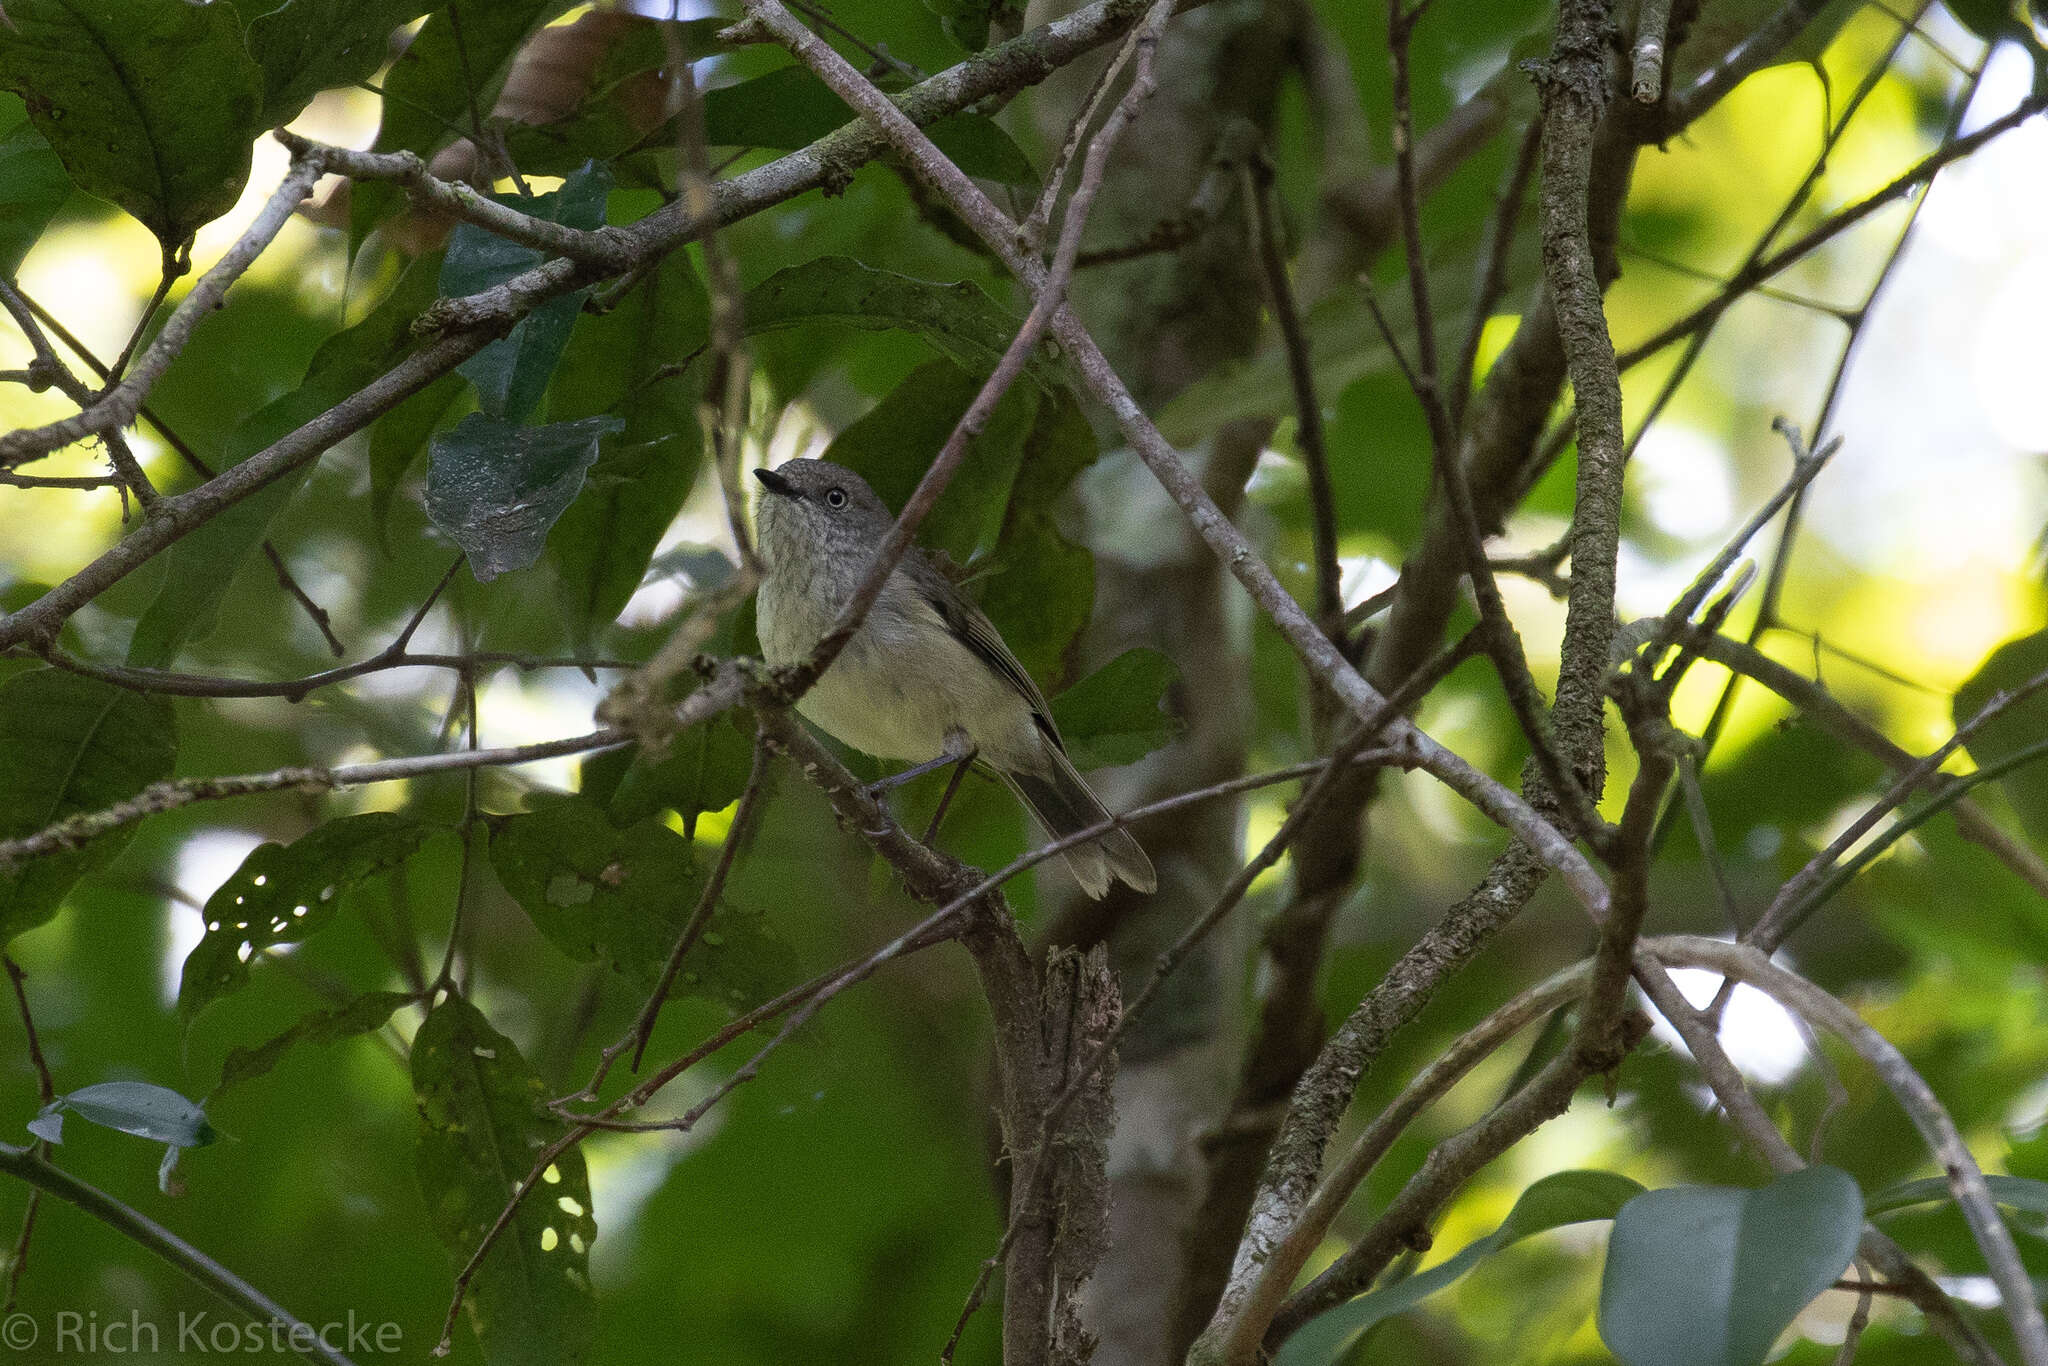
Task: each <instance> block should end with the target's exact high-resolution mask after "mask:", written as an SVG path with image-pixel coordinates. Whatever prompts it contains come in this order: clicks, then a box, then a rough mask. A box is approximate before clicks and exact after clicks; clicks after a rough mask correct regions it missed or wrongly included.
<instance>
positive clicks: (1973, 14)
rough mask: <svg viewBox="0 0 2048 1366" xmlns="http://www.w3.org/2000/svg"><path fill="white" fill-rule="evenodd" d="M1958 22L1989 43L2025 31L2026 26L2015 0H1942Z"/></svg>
mask: <svg viewBox="0 0 2048 1366" xmlns="http://www.w3.org/2000/svg"><path fill="white" fill-rule="evenodd" d="M1942 3H1944V4H1945V5H1947V6H1948V12H1949V13H1950V14H1953V15H1954V16H1955V17H1956V22H1957V23H1959V24H1961V25H1962V26H1963V27H1964V28H1966V29H1968V30H1970V32H1972V33H1974V34H1976V35H1977V36H1978V37H1979V38H1982V39H1983V40H1984V41H1985V42H1987V43H1995V42H1997V41H1998V40H1999V39H2000V38H2006V37H2012V36H2015V34H2016V33H2024V32H2025V31H2026V26H2025V25H2023V24H2022V23H2020V21H2019V19H2018V17H2017V16H2016V15H2015V13H2014V10H2015V9H2016V8H2017V7H2016V6H2015V5H2014V3H2013V0H1942Z"/></svg>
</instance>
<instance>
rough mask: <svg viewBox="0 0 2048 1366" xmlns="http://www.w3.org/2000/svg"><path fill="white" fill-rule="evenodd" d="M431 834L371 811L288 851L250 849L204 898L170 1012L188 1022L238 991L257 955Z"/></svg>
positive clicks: (337, 905)
mask: <svg viewBox="0 0 2048 1366" xmlns="http://www.w3.org/2000/svg"><path fill="white" fill-rule="evenodd" d="M434 833H435V832H434V828H433V827H432V826H427V825H421V824H420V823H419V822H417V821H414V820H410V819H408V818H406V817H404V816H400V815H398V814H396V813H395V812H390V811H372V812H368V813H366V814H364V815H361V816H344V817H342V818H341V819H340V820H334V821H329V822H327V824H325V825H322V826H319V827H316V828H315V829H313V830H311V831H309V832H308V833H306V834H304V835H301V836H299V838H297V839H296V840H293V841H292V842H291V843H290V844H263V845H258V846H257V847H256V848H255V849H253V850H251V851H250V853H249V857H247V858H245V859H243V860H242V866H241V867H240V868H237V869H236V870H235V873H234V876H232V877H230V878H229V879H228V880H227V881H226V882H224V883H222V884H221V886H220V890H219V891H216V892H215V893H214V894H213V895H212V896H210V897H208V898H207V899H206V912H205V915H206V933H205V934H204V936H202V937H201V938H200V940H199V945H198V947H197V948H195V949H193V950H192V952H191V954H190V955H189V956H188V957H187V958H186V959H185V970H184V975H183V977H182V979H181V980H180V982H179V984H178V1013H179V1014H180V1015H182V1016H184V1018H185V1019H186V1020H188V1021H189V1020H191V1019H192V1018H193V1017H194V1016H196V1015H198V1014H199V1012H200V1011H202V1010H204V1009H206V1007H207V1006H209V1005H211V1004H212V1003H213V1002H215V1001H217V1000H219V999H220V998H221V997H223V996H225V995H227V994H228V993H229V992H232V991H237V990H239V989H240V988H241V987H242V986H243V985H244V984H245V983H247V982H248V980H249V959H251V958H253V957H254V956H255V955H256V954H257V952H259V951H260V950H262V949H266V948H268V947H270V946H271V945H272V944H296V943H299V942H300V941H301V940H304V939H306V938H307V937H309V936H310V935H312V934H314V933H315V932H317V931H318V930H320V929H321V928H322V927H324V926H325V925H327V924H328V923H329V922H330V921H332V920H333V919H334V915H335V912H336V911H338V910H340V909H341V902H342V896H343V894H344V893H346V892H347V891H348V890H349V889H350V888H352V887H354V886H355V885H356V884H358V883H360V882H362V881H364V880H365V879H367V878H371V877H374V876H376V875H377V874H379V873H382V872H386V871H389V870H390V869H392V868H396V867H397V866H398V865H399V864H401V863H403V862H405V861H406V860H407V859H409V858H411V857H412V856H413V854H414V853H415V852H416V851H417V850H418V849H419V847H420V846H421V845H422V844H424V843H426V841H427V838H428V836H430V835H432V834H434Z"/></svg>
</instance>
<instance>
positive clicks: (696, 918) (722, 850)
mask: <svg viewBox="0 0 2048 1366" xmlns="http://www.w3.org/2000/svg"><path fill="white" fill-rule="evenodd" d="M767 781H768V745H767V742H766V741H765V740H763V739H762V738H761V737H760V736H759V735H756V736H755V737H754V761H753V767H752V768H751V769H749V770H748V773H747V785H746V787H745V789H744V790H742V791H741V793H740V801H739V807H738V809H736V810H735V811H734V812H733V817H732V825H731V826H730V827H728V828H727V830H726V832H725V841H724V843H723V844H721V845H720V846H719V849H718V862H717V863H715V864H713V865H712V868H711V876H710V877H708V878H706V879H705V880H704V890H703V892H702V893H700V894H699V895H698V897H697V905H696V908H695V909H693V910H692V911H691V912H690V918H689V920H687V921H686V922H684V924H683V929H682V933H680V934H678V935H677V936H676V946H675V948H674V949H673V950H671V951H670V953H669V956H668V962H667V964H666V965H665V966H663V968H662V970H661V978H660V980H658V981H657V982H655V984H654V990H653V991H651V992H649V993H648V996H647V1004H646V1005H644V1006H642V1007H641V1008H640V1018H639V1019H638V1020H636V1021H635V1022H634V1024H633V1028H632V1030H631V1032H630V1035H629V1037H630V1038H631V1039H632V1046H633V1057H632V1061H631V1062H630V1063H628V1064H627V1065H628V1066H629V1067H631V1068H632V1070H633V1071H635V1072H638V1071H639V1070H640V1058H641V1056H642V1055H643V1054H644V1053H646V1052H647V1042H648V1040H650V1039H652V1038H653V1037H654V1022H655V1020H656V1019H657V1018H658V1017H659V1016H660V1014H661V1006H662V1002H664V1001H666V1000H667V999H668V991H669V988H670V987H671V986H673V985H674V984H675V980H676V974H677V973H678V972H680V971H681V970H682V966H683V958H684V956H685V955H687V954H688V953H689V951H690V950H691V948H693V947H694V946H695V945H696V943H697V941H698V940H699V939H701V938H702V937H703V935H704V929H705V927H706V926H708V925H709V924H710V923H711V913H712V912H713V911H714V910H716V909H717V907H718V898H719V895H720V894H721V893H722V892H724V890H725V879H726V876H727V875H728V874H729V873H731V872H732V865H733V860H734V859H735V858H737V857H738V856H739V851H740V846H741V845H742V844H744V843H745V842H746V840H747V836H748V832H749V829H750V827H751V826H752V824H753V818H754V811H755V808H756V806H757V804H758V803H759V802H760V800H761V789H762V787H763V786H764V785H765V784H766V783H767ZM614 1056H616V1054H615V1052H614V1050H613V1049H606V1050H605V1055H604V1066H605V1067H609V1066H610V1065H611V1060H612V1058H613V1057H614ZM603 1081H604V1071H603V1070H602V1068H600V1070H599V1072H598V1074H597V1076H596V1077H594V1078H592V1079H591V1083H590V1090H591V1092H592V1093H593V1094H595V1093H596V1091H597V1088H598V1086H599V1085H600V1084H602V1082H603Z"/></svg>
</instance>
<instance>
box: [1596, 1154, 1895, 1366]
mask: <svg viewBox="0 0 2048 1366" xmlns="http://www.w3.org/2000/svg"><path fill="white" fill-rule="evenodd" d="M1862 1231H1863V1193H1862V1191H1860V1190H1858V1189H1857V1186H1856V1182H1855V1179H1854V1178H1853V1177H1851V1176H1850V1175H1849V1174H1848V1173H1847V1172H1842V1171H1838V1170H1836V1169H1835V1168H1833V1167H1818V1166H1816V1167H1808V1168H1806V1169H1805V1170H1804V1171H1797V1172H1792V1173H1791V1174H1789V1175H1786V1176H1781V1177H1779V1178H1778V1179H1777V1180H1775V1181H1773V1182H1771V1184H1770V1185H1768V1186H1765V1187H1763V1188H1762V1189H1760V1190H1737V1189H1734V1188H1730V1187H1721V1186H1677V1187H1672V1188H1670V1189H1667V1190H1657V1191H1649V1192H1646V1193H1645V1194H1642V1195H1639V1196H1637V1197H1636V1198H1635V1199H1633V1200H1631V1201H1629V1202H1628V1203H1627V1204H1626V1205H1623V1206H1622V1207H1621V1210H1620V1212H1619V1213H1617V1214H1616V1215H1615V1216H1614V1232H1613V1234H1612V1236H1610V1237H1609V1238H1608V1240H1607V1266H1606V1270H1605V1272H1604V1273H1603V1274H1602V1276H1601V1279H1600V1313H1599V1328H1600V1338H1601V1340H1602V1341H1603V1342H1605V1343H1606V1344H1607V1346H1608V1348H1609V1350H1611V1351H1612V1352H1613V1353H1614V1354H1615V1355H1616V1356H1618V1357H1620V1358H1621V1359H1622V1360H1623V1361H1624V1362H1626V1363H1628V1366H1760V1363H1762V1361H1763V1360H1764V1357H1765V1356H1766V1355H1767V1354H1768V1353H1769V1352H1770V1350H1771V1345H1772V1344H1773V1343H1775V1342H1776V1341H1777V1340H1778V1335H1779V1334H1780V1333H1782V1332H1784V1331H1785V1329H1786V1327H1787V1326H1788V1325H1789V1324H1790V1323H1791V1322H1792V1320H1793V1319H1794V1318H1795V1317H1796V1316H1797V1315H1798V1313H1799V1311H1800V1310H1802V1309H1804V1308H1806V1306H1807V1305H1808V1304H1809V1303H1810V1302H1811V1301H1812V1300H1813V1298H1814V1296H1816V1295H1818V1294H1820V1292H1821V1291H1823V1290H1825V1289H1827V1288H1828V1287H1829V1286H1831V1285H1833V1284H1834V1283H1835V1281H1836V1279H1837V1278H1838V1277H1840V1276H1841V1274H1842V1273H1843V1272H1844V1271H1846V1270H1847V1269H1848V1267H1849V1260H1850V1258H1852V1257H1853V1256H1855V1255H1856V1240H1857V1239H1858V1238H1859V1237H1860V1236H1861V1234H1862Z"/></svg>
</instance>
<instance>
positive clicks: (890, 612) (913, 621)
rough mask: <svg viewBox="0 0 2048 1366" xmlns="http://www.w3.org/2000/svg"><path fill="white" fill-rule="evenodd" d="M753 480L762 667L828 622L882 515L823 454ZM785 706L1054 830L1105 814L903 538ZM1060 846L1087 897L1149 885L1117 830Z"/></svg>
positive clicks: (986, 633)
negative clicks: (966, 773) (757, 488)
mask: <svg viewBox="0 0 2048 1366" xmlns="http://www.w3.org/2000/svg"><path fill="white" fill-rule="evenodd" d="M754 477H755V478H757V479H759V480H760V481H761V483H762V485H763V486H764V488H765V489H766V490H767V492H766V493H765V494H764V495H763V497H762V498H761V500H760V507H759V509H758V513H757V517H756V520H757V522H758V523H759V526H760V540H761V554H762V559H763V561H764V562H765V565H766V571H767V572H766V574H765V576H764V577H763V579H762V581H761V592H760V597H759V600H758V604H757V618H758V626H759V630H760V636H761V649H762V652H763V653H764V654H765V655H766V656H767V658H768V662H769V663H770V664H776V665H783V664H795V663H798V662H800V661H801V660H803V659H805V658H806V657H808V656H809V654H810V652H811V650H812V649H813V648H814V647H815V646H816V645H817V643H818V640H819V638H820V637H821V636H823V635H824V634H825V632H826V631H828V630H830V629H831V626H832V622H833V620H834V618H836V617H837V616H838V615H839V610H840V608H841V607H842V606H843V605H844V604H845V603H846V602H847V601H848V600H849V599H850V598H852V597H853V594H854V592H855V590H856V589H858V588H859V586H860V582H861V580H862V579H863V578H864V577H865V576H866V574H867V569H868V564H869V561H870V560H872V559H873V557H874V552H875V548H876V547H877V546H878V545H880V544H881V542H882V538H883V537H884V536H885V535H887V534H888V531H889V528H890V527H891V526H892V525H893V524H894V523H895V520H896V519H895V517H894V515H893V514H891V513H890V511H889V509H888V506H887V505H886V504H884V503H883V502H882V500H881V499H880V498H878V497H877V496H876V495H875V491H874V490H873V489H871V488H869V487H868V486H867V483H866V481H864V480H863V479H862V478H861V477H860V476H859V475H857V474H855V473H854V472H853V471H852V470H849V469H846V468H844V467H842V466H839V465H835V464H832V463H831V462H830V461H826V460H791V461H787V462H785V463H784V464H782V465H781V466H780V467H778V468H776V469H773V470H755V471H754ZM796 709H797V711H798V712H800V713H802V714H803V715H804V716H805V717H807V718H808V719H809V720H811V721H812V722H814V723H816V724H817V725H818V726H820V727H822V728H823V729H824V730H825V732H826V733H827V734H829V735H831V736H833V737H834V738H835V739H837V740H840V741H841V742H843V743H845V744H848V745H851V746H853V747H854V748H855V749H858V750H864V751H865V752H867V753H869V754H872V755H874V756H875V757H876V758H879V759H904V760H911V761H916V762H917V763H918V767H917V768H914V769H911V770H909V773H911V774H915V773H919V772H923V771H926V770H927V769H930V768H937V767H942V766H944V765H945V764H948V763H954V764H962V765H964V764H966V763H969V762H975V763H978V764H980V765H981V766H983V767H985V768H987V769H988V770H990V771H991V772H993V773H994V774H995V775H996V776H997V777H999V778H1001V779H1002V780H1003V782H1004V783H1006V784H1007V785H1008V786H1009V788H1010V790H1011V791H1012V792H1014V793H1016V794H1017V797H1018V799H1019V800H1021V801H1022V802H1023V803H1024V805H1025V806H1027V807H1029V808H1030V809H1031V812H1032V814H1033V815H1035V816H1036V817H1037V818H1038V823H1039V824H1040V825H1042V826H1044V827H1045V830H1046V833H1047V834H1049V835H1051V836H1052V837H1053V838H1055V839H1058V838H1061V837H1063V836H1065V835H1069V834H1072V833H1073V832H1075V831H1077V830H1085V829H1087V828H1088V827H1089V826H1091V825H1096V824H1099V823H1100V822H1102V821H1106V820H1108V819H1109V812H1108V811H1107V810H1105V809H1104V807H1103V805H1102V803H1101V801H1100V800H1098V799H1097V797H1096V796H1095V794H1094V793H1093V792H1091V791H1090V790H1089V788H1088V784H1087V783H1085V782H1083V781H1082V779H1081V775H1080V774H1079V773H1078V772H1076V771H1075V769H1074V764H1073V761H1072V760H1070V759H1069V758H1068V757H1067V751H1066V746H1065V744H1064V743H1063V742H1062V741H1061V740H1060V733H1059V728H1058V727H1056V726H1055V725H1053V721H1052V712H1051V710H1050V708H1048V707H1047V706H1046V704H1045V697H1044V695H1043V694H1042V693H1040V692H1039V690H1038V685H1037V684H1036V683H1034V682H1032V681H1031V675H1030V674H1029V673H1027V672H1026V671H1025V669H1024V666H1023V665H1021V664H1019V663H1018V662H1017V657H1016V656H1015V655H1013V654H1011V653H1010V648H1009V646H1007V645H1005V644H1004V643H1003V638H1002V636H1001V635H1000V634H998V633H997V631H996V628H995V626H994V625H993V624H992V623H990V621H989V619H988V618H987V617H986V616H985V615H983V613H982V611H981V609H980V608H979V607H977V606H975V605H974V603H972V602H971V601H969V600H968V598H967V595H966V594H964V593H962V592H961V591H960V589H959V587H958V586H957V585H955V584H954V582H953V581H952V580H951V579H949V578H947V577H946V576H945V575H944V574H943V573H941V572H940V571H939V569H938V568H937V567H936V566H935V565H933V564H932V562H931V560H930V559H928V558H927V557H926V556H925V554H924V552H923V551H921V550H919V549H918V548H917V547H916V546H912V547H910V548H909V550H907V551H906V552H905V553H904V556H903V558H902V560H900V561H899V562H898V563H897V565H896V568H895V570H894V571H893V572H892V573H891V574H890V575H889V581H888V582H887V583H886V584H884V585H883V588H882V592H881V595H880V596H879V597H877V598H876V599H875V605H874V606H873V607H872V608H871V609H870V610H869V612H868V614H867V618H866V620H864V621H863V622H862V623H861V628H860V630H859V631H858V632H856V633H855V635H854V637H853V639H851V640H849V641H848V642H847V643H846V648H845V649H843V650H841V651H840V652H839V656H838V657H837V658H836V659H834V660H833V661H832V664H831V666H830V667H829V668H827V669H826V670H825V672H824V673H823V675H821V676H820V677H819V679H818V681H817V682H816V683H815V684H813V685H812V687H811V688H810V689H809V691H807V692H805V693H804V695H803V696H802V697H800V698H798V699H797V704H796ZM957 779H958V774H957V773H956V775H955V780H956V781H957ZM949 791H950V789H949ZM1065 857H1066V861H1067V866H1068V867H1069V868H1070V869H1072V870H1073V873H1074V877H1075V879H1076V880H1077V881H1079V882H1080V884H1081V888H1082V890H1083V891H1085V892H1087V893H1088V895H1089V896H1091V897H1094V898H1096V899H1098V900H1099V899H1101V898H1102V897H1104V896H1106V895H1108V893H1109V889H1110V884H1111V883H1112V882H1113V881H1114V880H1116V879H1119V878H1120V879H1122V880H1123V881H1124V882H1126V883H1128V884H1130V885H1131V886H1132V887H1135V888H1136V889H1138V890H1139V891H1141V892H1150V891H1152V890H1153V889H1154V887H1155V886H1156V885H1157V879H1156V878H1155V876H1154V874H1153V872H1152V861H1151V860H1150V859H1148V858H1146V857H1145V851H1144V850H1143V849H1142V848H1140V847H1139V845H1138V841H1137V840H1136V839H1134V838H1132V836H1131V834H1130V832H1129V831H1127V830H1121V829H1117V830H1111V831H1110V832H1109V833H1107V834H1106V835H1103V836H1102V837H1101V838H1100V839H1097V840H1094V841H1091V842H1089V843H1087V844H1081V845H1077V846H1075V847H1074V848H1072V849H1069V850H1067V851H1066V854H1065Z"/></svg>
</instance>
